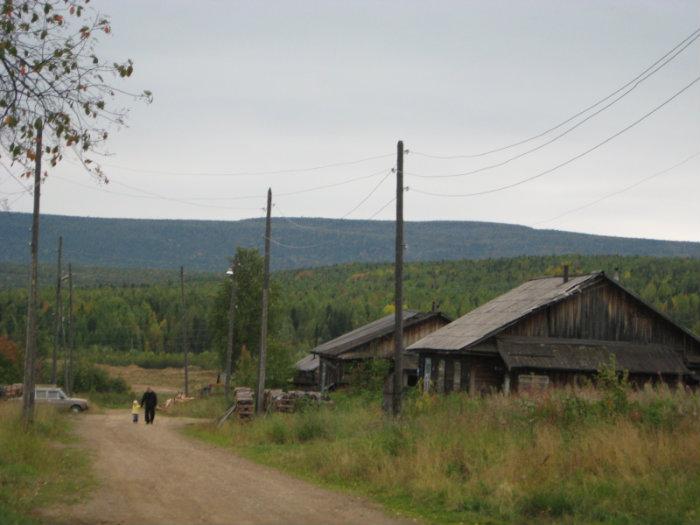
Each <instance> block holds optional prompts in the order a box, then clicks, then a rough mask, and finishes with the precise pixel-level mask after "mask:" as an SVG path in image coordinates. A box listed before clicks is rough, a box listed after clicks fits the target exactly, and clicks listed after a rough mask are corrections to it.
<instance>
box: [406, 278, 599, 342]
mask: <svg viewBox="0 0 700 525" xmlns="http://www.w3.org/2000/svg"><path fill="white" fill-rule="evenodd" d="M601 275H603V274H602V272H596V273H591V274H587V275H582V276H578V277H572V278H570V279H569V280H568V281H567V282H564V280H563V279H562V278H561V277H547V278H543V279H534V280H532V281H528V282H526V283H524V284H521V285H520V286H518V287H517V288H513V289H512V290H511V291H509V292H506V293H504V294H503V295H499V296H498V297H496V298H495V299H493V300H491V301H489V302H488V303H486V304H483V305H481V306H479V307H478V308H476V309H474V310H472V311H471V312H469V313H468V314H467V315H464V316H462V317H460V318H459V319H456V320H455V321H452V322H451V323H450V324H448V325H446V326H444V327H442V328H440V329H439V330H436V331H435V332H433V333H432V334H430V335H428V336H426V337H424V338H423V339H421V340H419V341H417V342H415V343H414V344H412V345H411V346H409V347H408V348H407V350H409V351H415V350H442V351H454V350H463V349H466V348H467V347H469V346H472V345H474V344H476V343H479V342H481V341H483V340H484V339H486V338H487V337H489V336H491V335H494V334H496V333H498V332H500V331H501V330H503V329H505V328H506V327H507V326H510V325H511V324H512V323H514V322H515V321H517V320H518V319H521V318H522V317H524V316H525V315H527V314H529V313H530V312H532V311H534V310H537V309H539V308H541V307H543V306H545V305H548V304H551V303H554V302H557V301H560V300H562V299H565V298H566V297H569V296H570V295H573V294H575V293H578V292H579V291H580V290H581V288H582V287H583V286H584V285H586V284H588V283H590V282H591V281H593V280H594V279H597V278H598V277H600V276H601Z"/></svg>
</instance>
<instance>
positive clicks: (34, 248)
mask: <svg viewBox="0 0 700 525" xmlns="http://www.w3.org/2000/svg"><path fill="white" fill-rule="evenodd" d="M42 137H43V127H42V126H39V128H38V129H37V130H36V160H35V161H34V211H33V214H32V242H31V268H30V274H29V275H30V277H29V300H28V304H27V344H26V347H25V351H24V378H23V381H22V392H23V396H22V424H23V426H24V427H25V428H27V427H28V426H29V425H30V424H31V423H32V422H33V421H34V384H35V376H34V372H35V371H34V366H35V361H36V353H37V348H36V302H37V286H38V282H37V281H38V275H39V268H38V266H39V263H38V253H39V207H40V203H41V154H42V151H43V148H42Z"/></svg>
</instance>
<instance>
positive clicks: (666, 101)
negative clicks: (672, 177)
mask: <svg viewBox="0 0 700 525" xmlns="http://www.w3.org/2000/svg"><path fill="white" fill-rule="evenodd" d="M698 81H700V77H697V78H695V80H693V81H692V82H690V83H689V84H687V85H686V86H685V87H683V88H682V89H681V90H680V91H677V92H676V93H675V94H673V95H672V96H671V97H670V98H668V99H666V100H665V101H664V102H662V103H661V104H659V105H658V106H656V107H655V108H654V109H652V110H651V111H649V112H647V113H645V114H644V115H643V116H642V117H640V118H638V119H637V120H635V121H634V122H633V123H632V124H630V125H628V126H626V127H624V128H622V129H621V130H620V131H618V132H617V133H614V134H613V135H611V136H609V137H608V138H606V139H605V140H603V141H602V142H599V143H598V144H596V145H595V146H593V147H591V148H588V149H587V150H585V151H583V152H581V153H579V154H578V155H575V156H574V157H571V158H570V159H568V160H566V161H564V162H561V163H559V164H557V165H556V166H554V167H552V168H549V169H546V170H544V171H541V172H539V173H537V174H535V175H532V176H530V177H527V178H524V179H521V180H519V181H517V182H513V183H512V184H506V185H504V186H499V187H496V188H491V189H489V190H484V191H476V192H472V193H461V194H458V193H434V192H430V191H425V190H421V189H417V188H412V189H413V191H415V192H417V193H421V194H423V195H430V196H433V197H476V196H478V195H487V194H490V193H496V192H499V191H503V190H507V189H510V188H514V187H516V186H520V185H522V184H525V183H527V182H530V181H533V180H535V179H539V178H540V177H544V176H545V175H548V174H549V173H552V172H554V171H556V170H558V169H559V168H562V167H564V166H566V165H568V164H571V163H572V162H574V161H576V160H578V159H580V158H581V157H584V156H586V155H588V154H589V153H591V152H593V151H595V150H597V149H598V148H600V147H601V146H603V145H605V144H607V143H608V142H610V141H611V140H613V139H615V138H616V137H619V136H620V135H622V134H623V133H625V132H626V131H628V130H630V129H632V128H633V127H635V126H636V125H637V124H639V123H641V122H642V121H644V120H646V119H647V118H649V117H650V116H651V115H653V114H654V113H656V112H657V111H658V110H660V109H661V108H663V107H664V106H666V105H667V104H669V103H670V102H671V101H673V100H674V99H675V98H677V97H679V96H680V95H681V94H683V93H684V92H685V91H687V90H688V89H690V88H691V87H692V86H694V85H695V84H696V83H697V82H698Z"/></svg>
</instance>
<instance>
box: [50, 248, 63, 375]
mask: <svg viewBox="0 0 700 525" xmlns="http://www.w3.org/2000/svg"><path fill="white" fill-rule="evenodd" d="M62 256H63V237H62V236H61V237H59V238H58V261H57V262H58V264H57V265H56V313H55V314H54V336H53V354H52V355H51V384H54V385H55V384H56V380H57V377H56V373H57V365H58V362H57V361H58V351H59V350H60V348H61V324H62V322H63V300H62V297H61V278H62V277H63V276H62V275H61V273H62V272H63V270H62V268H61V262H62V261H61V257H62Z"/></svg>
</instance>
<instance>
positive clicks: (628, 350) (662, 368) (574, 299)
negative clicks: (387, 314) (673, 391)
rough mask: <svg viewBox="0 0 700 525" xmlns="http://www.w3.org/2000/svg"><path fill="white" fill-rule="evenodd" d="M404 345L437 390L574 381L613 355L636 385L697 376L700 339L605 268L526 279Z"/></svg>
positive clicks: (686, 380) (483, 390) (480, 390)
mask: <svg viewBox="0 0 700 525" xmlns="http://www.w3.org/2000/svg"><path fill="white" fill-rule="evenodd" d="M565 273H568V272H565ZM407 350H408V352H410V353H413V354H414V355H417V356H418V358H419V374H420V377H422V378H423V382H424V386H425V387H426V388H431V389H433V390H435V391H438V392H451V391H467V392H469V393H471V394H481V393H486V392H492V391H499V390H503V391H506V392H508V391H510V390H511V389H516V390H517V389H521V390H525V389H531V388H546V387H548V386H563V385H569V384H576V383H578V382H580V381H581V380H583V378H589V379H590V378H593V377H594V375H595V374H596V373H597V371H598V370H600V368H601V366H602V365H604V364H608V363H609V362H610V359H611V358H612V356H614V359H615V362H616V366H617V368H618V369H621V370H622V369H624V370H627V371H628V372H629V378H630V381H631V382H633V383H635V384H643V383H646V382H658V381H664V382H667V383H669V384H676V383H677V382H679V381H680V382H683V383H686V384H694V383H697V381H698V378H699V375H700V374H699V372H700V339H699V338H698V337H697V336H696V335H694V334H693V333H691V332H690V331H688V330H686V329H685V328H683V327H681V326H679V325H678V324H676V323H674V322H673V321H672V320H671V319H669V318H668V317H667V316H666V315H664V314H663V313H661V312H659V311H658V310H656V309H655V308H653V307H652V306H650V305H649V304H647V303H645V302H644V301H643V300H642V299H640V298H639V297H637V296H636V295H635V294H633V293H632V292H630V291H629V290H627V289H626V288H624V287H623V286H622V285H620V283H619V282H617V281H616V280H614V279H610V278H609V277H608V276H606V275H605V274H604V273H603V272H597V273H591V274H588V275H582V276H576V277H572V278H571V279H569V278H568V276H565V277H548V278H542V279H535V280H532V281H528V282H526V283H524V284H522V285H520V286H518V287H517V288H515V289H513V290H511V291H509V292H507V293H505V294H503V295H501V296H499V297H497V298H495V299H493V300H492V301H489V302H488V303H486V304H484V305H482V306H480V307H478V308H476V309H475V310H472V311H471V312H470V313H468V314H467V315H465V316H463V317H460V318H459V319H457V320H455V321H453V322H452V323H450V324H448V325H447V326H445V327H444V328H441V329H440V330H437V331H435V332H433V333H431V334H430V335H428V336H426V337H424V338H422V339H421V340H419V341H417V342H415V343H413V344H412V345H410V346H408V348H407Z"/></svg>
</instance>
